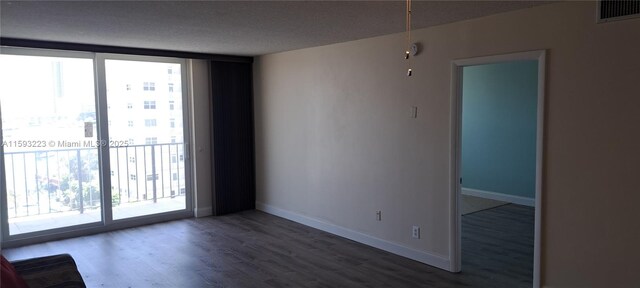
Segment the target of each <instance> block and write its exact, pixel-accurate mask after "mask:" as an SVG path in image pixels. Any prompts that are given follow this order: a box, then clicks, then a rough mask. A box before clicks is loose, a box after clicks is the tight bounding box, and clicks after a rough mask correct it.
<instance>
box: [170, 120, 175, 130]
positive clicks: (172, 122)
mask: <svg viewBox="0 0 640 288" xmlns="http://www.w3.org/2000/svg"><path fill="white" fill-rule="evenodd" d="M169 127H170V128H176V119H173V118H171V119H169Z"/></svg>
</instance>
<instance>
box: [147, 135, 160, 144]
mask: <svg viewBox="0 0 640 288" xmlns="http://www.w3.org/2000/svg"><path fill="white" fill-rule="evenodd" d="M144 143H145V144H147V145H153V144H158V138H157V137H147V138H145V139H144Z"/></svg>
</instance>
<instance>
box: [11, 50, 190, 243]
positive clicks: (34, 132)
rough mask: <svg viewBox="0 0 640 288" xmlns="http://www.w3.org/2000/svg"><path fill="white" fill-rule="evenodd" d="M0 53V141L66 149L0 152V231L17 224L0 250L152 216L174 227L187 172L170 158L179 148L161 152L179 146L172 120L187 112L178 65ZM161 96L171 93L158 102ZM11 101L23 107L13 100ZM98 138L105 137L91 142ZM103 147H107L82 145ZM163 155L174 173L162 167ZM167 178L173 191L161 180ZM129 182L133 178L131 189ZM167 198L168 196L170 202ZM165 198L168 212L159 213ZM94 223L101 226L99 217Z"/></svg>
mask: <svg viewBox="0 0 640 288" xmlns="http://www.w3.org/2000/svg"><path fill="white" fill-rule="evenodd" d="M1 49H2V52H1V53H0V75H2V76H1V77H0V103H1V105H2V113H1V116H0V121H2V124H1V125H0V135H2V137H3V140H5V141H16V142H18V141H20V140H22V141H24V140H29V139H38V140H42V141H45V142H47V143H52V141H56V143H59V142H57V141H59V140H60V141H61V140H65V139H68V140H71V141H73V142H74V143H71V144H69V145H73V146H68V147H64V148H65V149H52V148H51V147H43V148H44V149H36V148H37V147H28V148H29V149H19V148H25V147H6V146H5V147H4V148H3V149H4V152H5V153H2V154H0V165H3V167H7V169H4V168H3V169H2V173H1V174H3V175H2V178H5V177H6V179H8V181H0V182H1V183H0V199H7V200H9V201H6V202H7V203H5V202H2V205H0V206H1V207H0V210H2V211H0V214H1V215H2V217H1V218H3V219H2V222H5V223H14V222H20V225H1V226H2V227H0V228H1V229H0V230H2V231H0V235H4V236H7V238H5V237H4V236H3V237H2V238H3V240H9V241H14V240H15V241H16V242H15V243H16V244H19V245H22V244H24V243H23V241H25V240H26V239H31V237H35V238H38V240H37V241H41V240H44V239H46V237H50V236H47V234H50V233H54V232H55V233H62V234H61V235H65V237H66V236H69V233H74V234H75V233H78V232H75V231H81V230H83V229H85V228H87V227H105V228H106V229H107V230H109V229H112V228H110V227H115V226H113V224H114V223H113V222H116V221H118V220H120V219H126V218H131V217H136V223H148V222H153V221H156V219H153V217H157V216H156V214H158V213H162V216H161V217H162V219H165V217H166V218H180V217H183V216H184V214H185V213H184V212H188V211H189V210H191V209H192V203H190V202H189V201H187V200H190V199H191V198H190V195H186V196H185V195H179V193H180V190H179V189H180V187H185V184H184V183H189V181H190V179H191V178H192V177H191V174H190V172H191V171H190V169H189V165H187V164H189V163H180V162H179V160H178V156H177V155H178V154H179V153H185V152H184V151H185V147H184V145H183V144H169V141H170V139H172V137H173V138H175V139H176V140H181V139H188V136H189V135H188V133H187V130H189V129H188V128H189V127H188V124H189V123H188V122H184V123H183V120H182V119H184V117H183V114H184V113H185V112H186V111H187V110H183V108H184V109H187V108H188V105H183V104H182V101H184V99H187V97H186V95H184V94H183V92H184V91H186V90H187V89H186V88H185V89H181V87H182V83H183V82H184V83H188V82H190V81H189V79H184V77H185V76H186V75H187V71H185V69H184V67H185V66H186V64H187V60H185V59H178V58H169V57H151V56H138V55H118V54H104V53H91V52H75V51H49V50H46V49H23V48H16V47H2V48H1ZM98 67H99V68H98ZM34 72H36V73H34ZM167 73H169V74H167ZM170 83H171V84H172V85H169V84H170ZM170 86H173V87H172V89H173V92H168V90H169V89H170ZM20 95H26V97H17V96H20ZM16 98H19V99H16ZM170 100H175V101H174V102H172V104H173V108H172V109H174V110H173V111H170V110H169V108H168V105H167V106H164V105H166V104H168V102H169V101H170ZM141 102H142V103H141ZM102 104H104V105H102ZM134 104H135V106H136V107H135V108H134V107H133V106H134ZM140 104H143V105H142V107H140V106H138V105H140ZM33 106H38V107H37V108H38V109H33V108H34V107H33ZM97 115H100V117H98V116H97ZM103 116H104V117H103ZM184 116H186V115H184ZM172 118H174V119H176V121H175V124H174V126H175V128H171V129H170V131H168V130H167V129H166V128H168V126H169V125H171V124H169V123H170V120H171V119H172ZM145 119H146V120H148V121H145ZM108 120H110V121H108ZM90 123H93V126H91V125H89V124H90ZM86 125H89V126H91V127H93V133H87V136H86V137H85V133H84V132H83V131H82V130H84V129H83V128H85V127H88V126H86ZM183 125H186V126H183ZM146 126H149V127H151V128H149V127H146ZM100 128H104V129H100ZM87 129H89V128H87ZM96 129H98V130H100V132H101V133H97V130H96ZM78 130H80V131H78ZM89 130H90V129H89ZM45 132H46V133H45ZM78 132H80V133H78ZM43 133H44V134H43ZM89 134H92V135H90V136H89ZM185 134H187V135H185ZM104 135H109V137H105V138H104V139H103V140H100V139H102V138H101V137H102V136H104ZM43 137H44V138H43ZM127 139H128V140H127ZM104 140H106V141H107V142H110V143H116V144H112V145H108V146H107V145H104V146H102V145H88V144H86V143H99V142H98V141H104ZM110 140H111V141H110ZM134 142H138V143H137V144H138V145H133V144H134ZM158 142H160V143H158ZM182 142H184V141H182ZM75 143H79V144H75ZM145 143H147V145H146V146H145V145H143V144H145ZM165 143H166V144H165ZM156 144H162V145H156ZM60 145H62V144H60ZM171 155H175V157H174V158H175V161H176V163H177V164H172V163H171V158H170V157H171ZM138 160H139V161H138ZM167 160H168V161H167ZM185 161H186V159H185ZM14 162H15V163H14ZM187 162H188V161H187ZM105 170H106V171H105ZM174 172H175V173H176V174H177V177H178V183H176V182H174V181H172V180H171V177H172V176H173V175H172V173H174ZM160 175H162V177H160ZM104 176H107V177H104ZM138 176H142V178H140V181H138ZM63 179H64V180H63ZM183 180H184V181H183ZM63 181H64V184H63V183H62V182H63ZM14 182H15V183H14ZM58 182H60V183H58ZM67 182H68V183H67ZM167 182H168V183H167ZM73 183H75V184H73ZM178 184H179V185H178ZM77 185H80V186H77ZM187 185H189V184H187ZM78 187H81V189H80V190H82V191H80V190H78V189H79V188H78ZM172 190H173V191H174V192H173V193H174V194H175V195H171V196H170V195H169V194H170V193H171V191H172ZM123 191H124V193H123ZM76 192H81V193H80V194H81V195H82V196H81V197H80V194H78V193H76ZM152 193H153V195H152ZM189 193H191V191H189ZM47 194H49V195H50V196H51V197H47V196H46V195H47ZM54 194H55V195H54ZM74 195H75V196H74ZM63 196H65V197H63ZM66 196H69V197H66ZM78 197H80V198H78ZM169 197H171V198H172V199H170V202H171V203H170V205H166V203H167V201H165V200H168V198H169ZM38 198H40V199H38ZM147 198H148V201H145V200H144V199H147ZM152 199H153V200H157V201H152ZM109 203H110V204H111V205H108V204H109ZM103 204H104V205H103ZM59 211H68V212H69V213H67V212H65V213H58V212H59ZM103 215H109V216H111V217H100V216H103ZM76 216H77V217H76ZM87 216H88V217H87ZM94 216H97V217H94ZM5 217H6V218H5ZM111 220H113V222H112V221H111ZM22 224H24V225H22ZM99 224H100V225H99ZM18 226H20V227H18ZM116 226H117V224H116ZM90 229H91V228H90ZM33 232H36V233H35V234H31V233H33ZM80 233H82V232H80ZM35 238H34V239H35Z"/></svg>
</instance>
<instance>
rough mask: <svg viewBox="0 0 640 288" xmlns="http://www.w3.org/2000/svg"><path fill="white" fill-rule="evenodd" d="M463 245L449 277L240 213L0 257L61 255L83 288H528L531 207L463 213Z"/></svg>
mask: <svg viewBox="0 0 640 288" xmlns="http://www.w3.org/2000/svg"><path fill="white" fill-rule="evenodd" d="M529 210H531V211H529ZM529 218H530V219H529ZM529 230H530V231H529ZM527 237H528V238H530V239H525V238H527ZM462 241H463V242H462V247H463V264H462V265H463V266H462V267H463V272H461V273H449V272H446V271H444V270H440V269H437V268H434V267H431V266H428V265H425V264H422V263H419V262H416V261H413V260H409V259H407V258H403V257H400V256H396V255H393V254H390V253H387V252H384V251H381V250H378V249H375V248H371V247H368V246H365V245H362V244H359V243H356V242H353V241H350V240H347V239H344V238H341V237H338V236H334V235H332V234H328V233H325V232H322V231H319V230H316V229H313V228H309V227H306V226H303V225H300V224H297V223H294V222H291V221H288V220H285V219H282V218H279V217H275V216H272V215H269V214H266V213H262V212H258V211H248V212H242V213H238V214H233V215H228V216H221V217H206V218H198V219H187V220H180V221H173V222H167V223H162V224H155V225H149V226H143V227H138V228H133V229H126V230H120V231H115V232H109V233H104V234H99V235H92V236H86V237H79V238H73V239H67V240H62V241H54V242H48V243H43V244H37V245H30V246H25V247H20V248H13V249H5V250H3V254H5V256H6V257H7V258H8V259H10V260H17V259H23V258H29V257H37V256H44V255H51V254H57V253H69V254H71V255H72V256H73V257H74V258H75V259H76V262H77V264H78V267H79V270H80V272H81V274H82V276H83V278H84V280H85V282H86V283H87V287H509V288H511V287H530V286H531V267H532V262H533V260H532V259H533V258H532V255H533V252H532V251H533V210H532V208H529V207H522V206H517V205H506V206H501V207H498V208H494V209H490V210H485V211H480V212H476V213H473V214H469V215H466V216H464V217H463V239H462ZM529 246H530V247H529Z"/></svg>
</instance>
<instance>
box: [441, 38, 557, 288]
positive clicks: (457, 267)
mask: <svg viewBox="0 0 640 288" xmlns="http://www.w3.org/2000/svg"><path fill="white" fill-rule="evenodd" d="M546 54H547V52H546V50H536V51H527V52H517V53H509V54H502V55H492V56H484V57H474V58H466V59H458V60H453V61H451V80H452V81H451V126H450V131H451V143H452V145H451V151H450V153H451V157H450V161H451V166H450V167H451V171H450V173H451V189H450V201H449V203H450V209H449V211H450V216H449V223H450V245H449V255H450V259H451V267H450V270H451V271H453V272H460V271H461V268H462V267H461V266H462V252H461V237H462V230H461V226H462V225H461V220H462V215H461V214H460V213H461V210H460V199H461V188H462V185H461V184H460V178H461V177H462V171H461V168H462V163H461V158H462V157H461V155H462V142H461V139H462V69H463V68H464V67H465V66H472V65H482V64H493V63H500V62H507V61H518V60H537V61H538V101H537V127H536V129H537V131H536V180H535V183H536V184H535V224H534V250H533V287H540V260H541V259H540V257H541V256H540V255H541V246H540V245H541V243H540V241H541V232H542V231H541V224H542V197H543V193H542V181H543V179H542V169H543V158H544V157H543V152H544V151H543V150H544V149H543V148H544V147H543V146H544V142H543V137H544V115H545V114H544V98H545V79H546V78H545V77H546V76H545V71H546V70H545V69H546Z"/></svg>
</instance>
